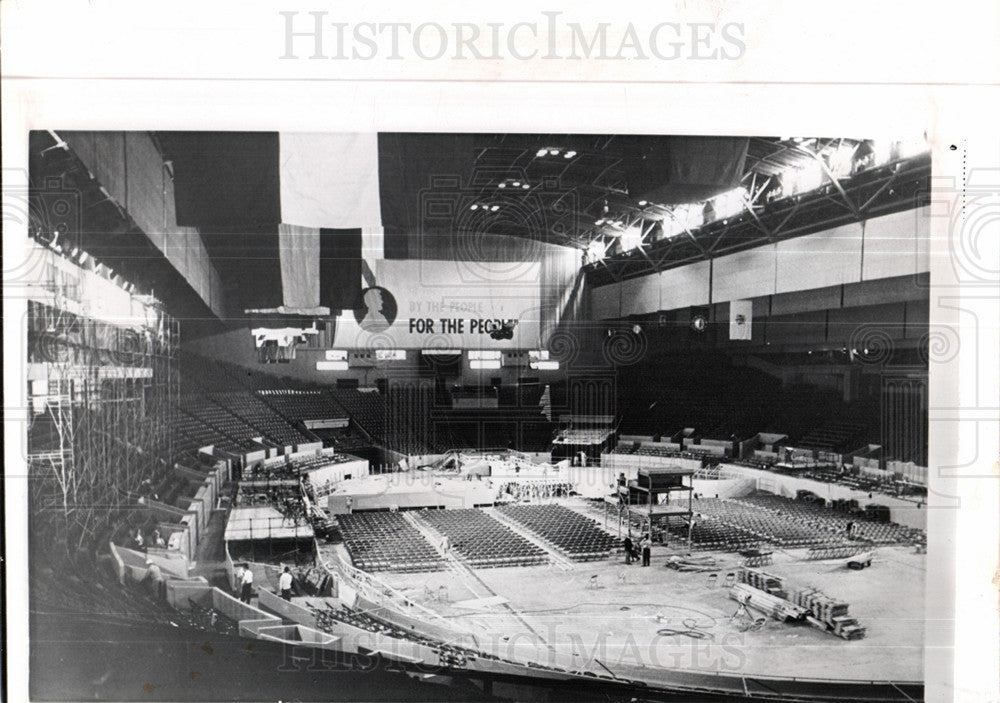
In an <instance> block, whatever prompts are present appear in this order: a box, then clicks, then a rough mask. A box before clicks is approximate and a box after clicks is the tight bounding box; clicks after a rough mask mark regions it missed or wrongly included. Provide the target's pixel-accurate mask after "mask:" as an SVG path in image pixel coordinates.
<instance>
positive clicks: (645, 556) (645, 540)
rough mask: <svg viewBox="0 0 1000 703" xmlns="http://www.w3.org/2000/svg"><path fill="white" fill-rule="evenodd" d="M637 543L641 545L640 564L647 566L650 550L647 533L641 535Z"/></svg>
mask: <svg viewBox="0 0 1000 703" xmlns="http://www.w3.org/2000/svg"><path fill="white" fill-rule="evenodd" d="M639 543H640V545H641V546H642V565H643V566H649V557H650V552H651V548H650V539H649V535H643V536H642V539H641V540H640V541H639Z"/></svg>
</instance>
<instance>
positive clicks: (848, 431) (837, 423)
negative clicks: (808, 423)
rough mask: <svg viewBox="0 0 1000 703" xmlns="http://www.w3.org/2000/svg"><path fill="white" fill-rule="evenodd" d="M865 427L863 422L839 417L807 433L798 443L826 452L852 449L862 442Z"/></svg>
mask: <svg viewBox="0 0 1000 703" xmlns="http://www.w3.org/2000/svg"><path fill="white" fill-rule="evenodd" d="M865 427H866V424H865V423H863V422H857V421H851V420H845V419H840V418H838V419H836V420H832V421H830V422H828V423H826V424H825V425H823V426H822V427H818V428H816V429H814V430H812V431H810V432H808V433H806V434H805V435H803V437H802V438H801V439H800V440H799V442H798V444H799V446H802V447H807V448H809V449H818V450H820V451H826V452H845V451H850V450H852V449H854V448H856V447H857V445H858V444H860V443H861V436H862V435H863V434H864V431H865Z"/></svg>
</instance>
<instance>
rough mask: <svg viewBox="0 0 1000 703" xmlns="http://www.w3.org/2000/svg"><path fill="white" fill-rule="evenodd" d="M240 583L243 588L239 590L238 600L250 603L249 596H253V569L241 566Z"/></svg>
mask: <svg viewBox="0 0 1000 703" xmlns="http://www.w3.org/2000/svg"><path fill="white" fill-rule="evenodd" d="M240 583H241V584H242V585H243V589H242V590H241V591H240V600H241V601H243V602H244V603H250V598H252V597H253V571H252V570H251V569H250V567H249V566H247V567H244V568H243V578H242V580H241V581H240Z"/></svg>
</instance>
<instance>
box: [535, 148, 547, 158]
mask: <svg viewBox="0 0 1000 703" xmlns="http://www.w3.org/2000/svg"><path fill="white" fill-rule="evenodd" d="M548 153H549V150H548V149H539V150H538V151H536V152H535V156H545V155H546V154H548Z"/></svg>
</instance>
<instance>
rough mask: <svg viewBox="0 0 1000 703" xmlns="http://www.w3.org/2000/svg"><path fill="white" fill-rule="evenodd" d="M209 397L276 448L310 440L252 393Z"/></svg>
mask: <svg viewBox="0 0 1000 703" xmlns="http://www.w3.org/2000/svg"><path fill="white" fill-rule="evenodd" d="M211 397H212V400H213V401H215V403H216V404H217V405H219V406H220V407H222V408H224V409H226V410H228V411H229V412H230V413H232V414H233V415H235V416H236V417H238V418H240V419H241V420H243V422H245V423H246V424H247V425H249V426H250V427H252V428H253V429H254V434H255V435H259V436H263V437H264V439H266V440H268V441H269V442H271V443H273V444H275V445H277V446H286V445H295V444H301V443H304V442H309V441H310V439H311V438H310V437H308V436H306V435H305V434H304V433H302V432H300V431H299V430H297V429H295V428H294V427H293V426H292V425H291V424H289V423H288V421H287V420H285V418H283V417H282V416H281V415H279V414H278V413H276V412H275V411H274V410H272V409H271V408H269V407H268V406H267V405H265V404H264V402H263V401H261V400H260V398H258V397H257V396H256V395H254V394H252V393H249V392H243V391H240V392H230V393H214V394H212V396H211Z"/></svg>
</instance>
